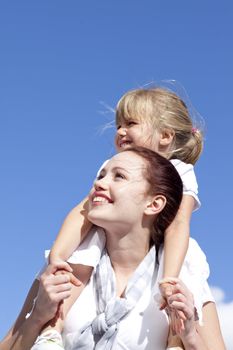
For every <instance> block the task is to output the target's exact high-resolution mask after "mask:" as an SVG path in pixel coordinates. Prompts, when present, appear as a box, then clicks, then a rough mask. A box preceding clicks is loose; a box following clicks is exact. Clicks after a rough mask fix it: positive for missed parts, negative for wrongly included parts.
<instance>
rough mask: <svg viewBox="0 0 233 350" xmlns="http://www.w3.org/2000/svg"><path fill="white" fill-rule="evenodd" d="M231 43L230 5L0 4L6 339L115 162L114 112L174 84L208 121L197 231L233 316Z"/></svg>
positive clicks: (0, 328) (199, 168)
mask: <svg viewBox="0 0 233 350" xmlns="http://www.w3.org/2000/svg"><path fill="white" fill-rule="evenodd" d="M232 31H233V5H232V4H231V3H230V1H228V2H226V1H221V2H215V3H213V2H211V1H205V2H203V1H199V0H198V1H189V2H187V1H184V0H182V1H176V2H175V1H164V0H163V1H162V0H161V1H154V0H148V1H144V2H142V1H138V0H134V1H133V0H128V1H123V0H118V1H111V0H100V1H98V2H97V1H88V0H86V1H85V2H81V1H75V0H70V1H64V0H63V1H61V0H53V1H52V0H49V1H47V0H46V1H45V0H40V1H24V0H22V1H11V2H7V1H2V2H1V3H0V45H1V49H0V125H1V127H0V155H1V163H0V169H1V184H0V193H1V195H0V210H1V216H0V231H1V240H2V241H1V255H0V262H1V299H0V309H1V313H0V337H2V336H3V335H4V334H5V332H6V331H7V329H8V328H9V327H10V325H11V323H12V322H13V320H14V319H15V317H16V315H17V313H18V312H19V309H20V307H21V305H22V302H23V300H24V298H25V295H26V293H27V290H28V288H29V286H30V284H31V282H32V280H33V278H34V275H35V273H36V272H37V271H38V269H39V268H40V266H41V264H42V261H43V251H44V249H45V248H49V247H50V246H51V244H52V242H53V240H54V238H55V236H56V233H57V232H58V230H59V227H60V225H61V223H62V220H63V219H64V217H65V215H66V214H67V212H68V211H69V210H70V209H71V208H72V207H73V206H74V205H75V204H76V203H78V202H79V201H80V200H81V199H82V198H83V197H84V196H85V195H86V194H87V193H88V190H89V188H90V186H91V184H92V180H93V178H94V176H95V173H96V170H97V169H98V167H99V166H100V165H101V163H102V162H103V161H104V160H105V159H106V158H108V157H109V156H111V155H112V154H113V153H114V146H113V135H114V129H109V130H107V131H105V132H104V133H101V128H102V127H103V125H104V124H106V123H108V122H110V121H111V120H113V118H114V115H113V114H112V113H110V112H107V111H106V108H105V107H104V105H108V106H111V107H113V108H114V107H115V105H116V103H117V101H118V99H119V98H120V97H121V95H122V94H124V93H125V92H126V91H127V90H128V89H132V88H137V87H139V86H142V85H144V84H147V83H149V82H151V81H160V80H164V79H175V80H178V81H179V82H180V83H182V85H183V86H184V87H185V89H186V91H187V93H188V95H189V98H190V99H191V101H192V103H193V105H194V107H195V108H196V109H197V110H198V112H199V113H200V114H201V115H202V116H203V118H204V119H205V124H206V126H205V149H204V152H203V155H202V157H201V158H200V160H199V161H198V163H197V165H196V174H197V177H198V183H199V193H200V198H201V201H202V207H201V209H200V210H199V211H198V212H196V213H195V214H194V215H193V219H192V227H191V231H192V236H193V237H195V238H196V239H197V240H198V242H199V243H200V245H201V247H202V248H203V249H204V251H205V253H206V255H207V257H208V261H209V263H210V267H211V277H210V280H209V281H210V284H211V285H212V286H215V287H217V288H218V290H221V293H224V295H225V296H224V297H223V296H222V303H223V304H224V306H226V305H231V306H232V300H233V283H232V281H231V279H230V278H229V277H230V276H231V275H232V271H231V267H232V266H233V257H232V246H233V238H232V224H231V215H232V197H233V190H232V178H233V167H232V162H231V160H230V159H231V155H230V154H231V153H230V152H231V150H232V147H233V138H232V132H233V118H232V100H233V96H232V95H233V93H232V77H233V66H232V62H233V48H232ZM223 298H225V299H223ZM231 315H232V314H231ZM231 317H232V316H231Z"/></svg>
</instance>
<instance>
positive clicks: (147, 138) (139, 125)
mask: <svg viewBox="0 0 233 350" xmlns="http://www.w3.org/2000/svg"><path fill="white" fill-rule="evenodd" d="M159 142H160V134H159V132H156V131H153V132H152V126H151V125H149V123H145V122H142V121H140V120H124V121H122V123H121V124H120V125H117V132H116V136H115V144H116V149H117V151H118V152H121V151H122V150H123V149H127V148H129V147H134V146H142V147H146V148H149V149H152V150H153V151H155V152H158V151H159Z"/></svg>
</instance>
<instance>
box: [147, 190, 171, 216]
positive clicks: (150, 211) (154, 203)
mask: <svg viewBox="0 0 233 350" xmlns="http://www.w3.org/2000/svg"><path fill="white" fill-rule="evenodd" d="M166 203H167V199H166V197H165V196H163V195H161V194H158V195H156V196H155V197H153V198H152V200H151V201H150V202H149V203H148V204H147V206H146V209H145V210H144V214H146V215H155V214H159V213H160V212H161V211H162V210H163V208H164V207H165V205H166Z"/></svg>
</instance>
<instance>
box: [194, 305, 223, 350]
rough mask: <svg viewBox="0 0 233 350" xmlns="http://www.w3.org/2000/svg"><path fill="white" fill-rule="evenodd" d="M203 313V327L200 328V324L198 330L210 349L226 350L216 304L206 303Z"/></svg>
mask: <svg viewBox="0 0 233 350" xmlns="http://www.w3.org/2000/svg"><path fill="white" fill-rule="evenodd" d="M202 313H203V325H202V326H200V325H199V323H198V324H197V330H198V333H199V334H200V336H201V337H202V339H203V340H204V342H205V344H206V345H207V347H208V349H210V350H226V347H225V344H224V340H223V336H222V333H221V329H220V324H219V319H218V314H217V310H216V305H215V303H213V302H208V303H205V304H204V306H203V308H202Z"/></svg>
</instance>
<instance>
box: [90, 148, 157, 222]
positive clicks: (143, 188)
mask: <svg viewBox="0 0 233 350" xmlns="http://www.w3.org/2000/svg"><path fill="white" fill-rule="evenodd" d="M146 166H147V164H146V161H145V160H144V159H143V158H141V157H140V156H139V155H137V154H136V153H134V152H130V151H125V152H121V153H118V154H117V155H115V156H114V157H113V158H112V159H110V160H109V161H108V162H107V164H106V166H105V167H104V168H103V169H102V170H101V172H100V175H99V177H98V179H97V180H96V182H95V184H94V187H93V188H92V190H91V192H90V195H89V214H88V218H89V220H90V221H91V222H93V223H94V224H96V225H98V226H101V227H103V228H105V229H107V228H108V227H111V225H118V227H119V228H120V227H121V228H122V229H123V228H124V229H125V228H126V227H127V229H130V227H132V226H135V225H141V223H142V218H143V215H144V210H145V208H146V207H147V204H148V202H149V201H150V200H151V196H150V195H149V194H148V188H149V184H148V182H147V180H145V178H144V176H143V170H144V169H146Z"/></svg>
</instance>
